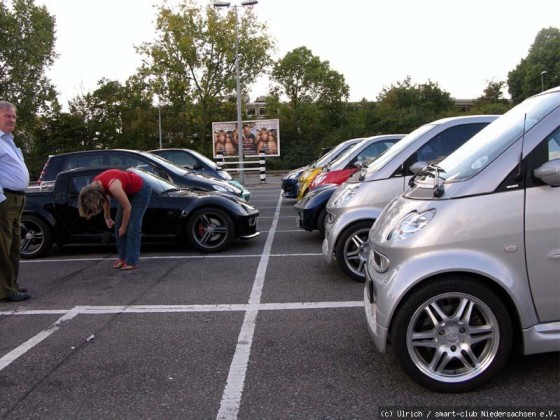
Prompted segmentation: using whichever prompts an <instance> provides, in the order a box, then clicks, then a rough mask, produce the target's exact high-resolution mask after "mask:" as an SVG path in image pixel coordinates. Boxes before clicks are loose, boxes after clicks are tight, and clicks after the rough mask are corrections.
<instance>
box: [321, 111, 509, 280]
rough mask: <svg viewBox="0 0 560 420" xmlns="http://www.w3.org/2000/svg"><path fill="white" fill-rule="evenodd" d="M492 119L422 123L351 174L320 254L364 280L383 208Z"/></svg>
mask: <svg viewBox="0 0 560 420" xmlns="http://www.w3.org/2000/svg"><path fill="white" fill-rule="evenodd" d="M496 118H498V116H496V115H470V116H462V117H452V118H443V119H440V120H437V121H434V122H431V123H429V124H425V125H423V126H421V127H419V128H417V129H416V130H414V131H413V132H412V133H410V134H408V135H407V136H406V137H405V138H403V139H402V140H400V141H399V142H398V143H397V144H395V145H394V146H391V148H390V149H389V150H387V152H386V153H384V154H383V155H382V156H380V157H379V158H377V159H376V160H375V161H373V162H372V163H371V164H370V165H369V166H368V167H367V168H364V169H363V170H362V171H360V172H358V173H355V174H354V175H353V176H352V178H350V179H349V180H348V181H347V182H346V183H345V184H343V185H341V186H340V187H339V188H338V189H337V190H336V191H335V193H334V194H333V195H332V197H331V198H330V199H329V202H328V203H327V216H326V218H325V239H324V241H323V246H322V250H323V255H324V258H325V261H326V262H327V263H328V264H330V263H332V262H333V261H334V260H336V262H337V263H338V264H339V265H340V268H341V269H342V271H344V273H346V274H347V275H348V276H349V277H351V278H353V279H354V280H357V281H362V282H363V281H364V280H365V274H364V267H365V261H366V256H367V246H366V245H367V237H368V232H369V229H370V228H371V225H373V222H374V221H375V219H377V217H378V216H379V214H380V213H381V211H382V210H383V207H385V206H386V205H387V203H388V202H389V201H391V200H392V199H393V198H395V197H396V196H397V195H399V194H401V193H402V192H403V191H404V190H406V189H407V188H408V181H409V180H410V178H411V177H412V175H413V174H414V172H415V171H416V172H417V171H418V170H419V169H421V168H423V167H424V166H426V165H428V164H429V163H437V162H439V161H441V160H442V159H443V158H445V157H446V156H449V155H450V154H451V153H452V152H454V151H455V150H456V149H457V148H458V147H459V146H461V145H463V144H464V143H465V142H466V141H467V140H469V139H470V138H471V137H472V136H474V135H475V134H476V133H478V132H479V131H480V130H482V129H483V128H484V127H486V126H487V125H488V124H490V123H491V122H492V121H494V120H495V119H496Z"/></svg>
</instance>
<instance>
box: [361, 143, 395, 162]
mask: <svg viewBox="0 0 560 420" xmlns="http://www.w3.org/2000/svg"><path fill="white" fill-rule="evenodd" d="M395 143H396V140H395V141H394V142H391V141H382V142H377V143H373V144H370V145H369V146H368V147H366V148H365V149H364V150H362V151H361V152H360V153H359V154H358V156H356V157H355V158H354V159H352V162H351V163H352V164H354V163H355V162H361V163H362V164H364V165H368V164H370V163H371V162H373V160H374V159H375V158H377V157H378V156H379V155H380V154H381V153H383V152H384V151H385V150H387V149H388V148H389V147H391V146H392V145H393V144H395Z"/></svg>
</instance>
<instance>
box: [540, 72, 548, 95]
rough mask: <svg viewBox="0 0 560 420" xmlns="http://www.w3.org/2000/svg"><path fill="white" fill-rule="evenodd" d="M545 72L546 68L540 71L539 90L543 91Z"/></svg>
mask: <svg viewBox="0 0 560 420" xmlns="http://www.w3.org/2000/svg"><path fill="white" fill-rule="evenodd" d="M546 73H547V71H546V70H543V71H541V92H544V75H545V74H546Z"/></svg>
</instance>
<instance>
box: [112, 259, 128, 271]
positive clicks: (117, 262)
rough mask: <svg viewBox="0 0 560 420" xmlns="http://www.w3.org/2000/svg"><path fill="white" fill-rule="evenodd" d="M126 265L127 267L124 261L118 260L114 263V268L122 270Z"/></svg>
mask: <svg viewBox="0 0 560 420" xmlns="http://www.w3.org/2000/svg"><path fill="white" fill-rule="evenodd" d="M124 265H126V263H125V262H124V261H123V260H117V261H115V262H114V263H113V268H114V269H119V268H122V267H123V266H124Z"/></svg>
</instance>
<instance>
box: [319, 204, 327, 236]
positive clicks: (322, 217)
mask: <svg viewBox="0 0 560 420" xmlns="http://www.w3.org/2000/svg"><path fill="white" fill-rule="evenodd" d="M326 217H327V208H326V207H323V208H322V209H321V211H320V212H319V215H318V216H317V230H318V231H319V234H320V235H321V238H324V237H325V218H326Z"/></svg>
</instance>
